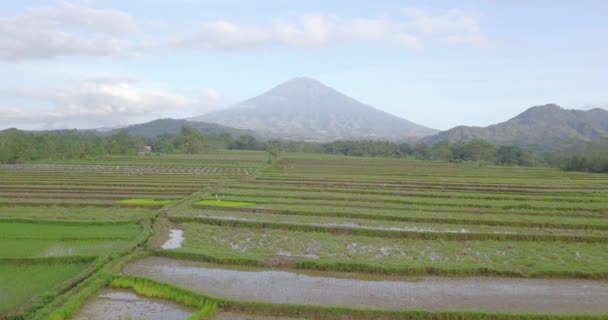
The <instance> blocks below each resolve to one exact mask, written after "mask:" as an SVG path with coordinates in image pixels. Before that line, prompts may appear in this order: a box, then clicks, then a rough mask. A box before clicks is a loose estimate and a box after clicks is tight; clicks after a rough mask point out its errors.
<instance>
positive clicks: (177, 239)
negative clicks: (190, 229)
mask: <svg viewBox="0 0 608 320" xmlns="http://www.w3.org/2000/svg"><path fill="white" fill-rule="evenodd" d="M182 242H184V230H180V229H171V231H170V232H169V240H167V242H165V243H163V245H162V246H161V248H163V249H179V248H181V247H182Z"/></svg>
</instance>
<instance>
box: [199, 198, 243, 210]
mask: <svg viewBox="0 0 608 320" xmlns="http://www.w3.org/2000/svg"><path fill="white" fill-rule="evenodd" d="M194 205H197V206H211V207H224V208H246V207H251V206H254V205H255V203H254V202H245V201H231V200H213V199H206V200H200V201H197V202H196V203H194Z"/></svg>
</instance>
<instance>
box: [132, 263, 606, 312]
mask: <svg viewBox="0 0 608 320" xmlns="http://www.w3.org/2000/svg"><path fill="white" fill-rule="evenodd" d="M123 271H124V272H125V273H126V274H129V275H137V276H141V277H146V278H150V279H154V280H157V281H160V282H164V283H170V284H173V285H177V286H180V287H184V288H187V289H190V290H193V291H196V292H199V293H204V294H209V295H213V296H218V297H223V298H228V299H233V300H244V301H259V302H272V303H285V304H308V305H321V306H344V307H358V308H364V309H422V310H472V311H494V312H514V311H517V312H521V313H606V312H608V303H607V302H608V282H606V281H588V280H563V279H516V278H493V277H470V278H441V277H426V278H422V279H421V280H419V281H402V280H399V281H386V280H383V281H375V280H374V281H369V280H358V279H345V278H331V277H321V276H310V275H307V274H302V273H295V272H286V271H275V270H272V271H263V270H261V271H238V270H227V269H220V268H216V267H210V266H209V265H205V264H201V263H196V262H190V261H179V260H172V259H166V258H145V259H142V260H139V261H136V262H134V263H131V264H130V265H128V266H127V267H126V268H125V269H124V270H123Z"/></svg>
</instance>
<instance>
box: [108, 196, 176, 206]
mask: <svg viewBox="0 0 608 320" xmlns="http://www.w3.org/2000/svg"><path fill="white" fill-rule="evenodd" d="M173 202H175V201H174V200H161V199H150V198H139V199H124V200H120V201H118V203H119V204H121V205H133V206H143V207H162V206H166V205H169V204H171V203H173Z"/></svg>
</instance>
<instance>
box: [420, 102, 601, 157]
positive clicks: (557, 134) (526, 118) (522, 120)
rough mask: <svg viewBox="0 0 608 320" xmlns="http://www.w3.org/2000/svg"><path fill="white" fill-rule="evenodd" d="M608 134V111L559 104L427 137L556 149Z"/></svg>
mask: <svg viewBox="0 0 608 320" xmlns="http://www.w3.org/2000/svg"><path fill="white" fill-rule="evenodd" d="M606 136H608V111H606V110H604V109H599V108H595V109H590V110H567V109H563V108H561V107H559V106H557V105H555V104H547V105H543V106H536V107H532V108H529V109H528V110H526V111H525V112H523V113H521V114H519V115H517V116H516V117H514V118H512V119H510V120H508V121H506V122H502V123H498V124H495V125H491V126H488V127H467V126H459V127H455V128H452V129H450V130H448V131H443V132H440V133H438V134H436V135H434V136H431V137H427V138H426V139H424V141H425V142H430V143H437V142H442V141H448V142H464V141H470V140H471V139H473V138H481V139H484V140H487V141H489V142H491V143H494V144H516V145H523V146H530V145H538V146H540V147H541V148H543V149H555V148H559V147H562V146H566V145H568V144H571V143H573V142H576V141H581V140H582V141H591V140H596V139H598V138H601V137H606Z"/></svg>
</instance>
